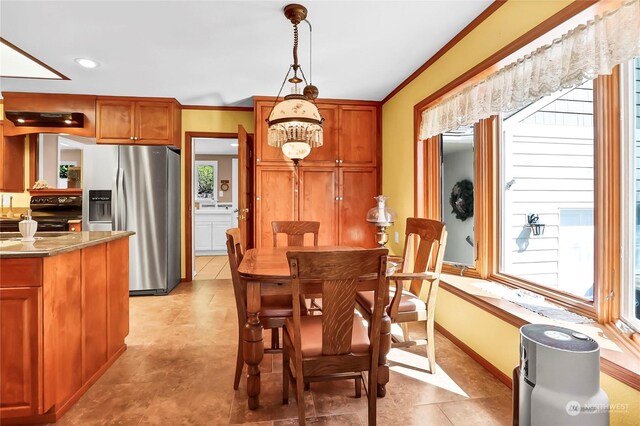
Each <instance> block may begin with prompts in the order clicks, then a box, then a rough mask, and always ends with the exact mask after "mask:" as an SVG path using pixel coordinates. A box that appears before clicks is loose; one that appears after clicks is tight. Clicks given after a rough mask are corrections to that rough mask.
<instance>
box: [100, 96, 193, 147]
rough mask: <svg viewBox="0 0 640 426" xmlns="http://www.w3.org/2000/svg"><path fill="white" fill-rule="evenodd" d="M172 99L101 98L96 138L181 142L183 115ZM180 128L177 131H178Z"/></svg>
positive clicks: (124, 141)
mask: <svg viewBox="0 0 640 426" xmlns="http://www.w3.org/2000/svg"><path fill="white" fill-rule="evenodd" d="M176 109H177V110H178V111H179V108H178V106H177V105H176V104H175V102H173V101H153V100H139V101H137V100H131V99H129V98H127V99H118V98H104V99H102V98H99V99H98V100H97V101H96V116H97V118H96V121H97V130H96V142H97V143H108V144H139V145H175V146H178V147H179V146H180V143H181V141H180V115H179V114H177V113H176ZM176 130H177V131H176Z"/></svg>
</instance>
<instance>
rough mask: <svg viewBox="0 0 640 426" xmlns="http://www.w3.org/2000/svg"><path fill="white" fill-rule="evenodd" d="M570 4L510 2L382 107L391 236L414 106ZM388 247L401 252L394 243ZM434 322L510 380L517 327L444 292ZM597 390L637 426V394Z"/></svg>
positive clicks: (408, 196)
mask: <svg viewBox="0 0 640 426" xmlns="http://www.w3.org/2000/svg"><path fill="white" fill-rule="evenodd" d="M570 3H571V2H570V1H527V0H510V1H508V2H507V3H506V4H505V5H503V6H502V7H501V8H499V9H498V10H497V11H496V12H494V13H493V14H492V15H491V16H489V17H488V18H487V19H486V20H485V21H484V22H483V23H481V24H480V25H479V26H478V27H476V28H475V29H474V30H473V31H471V32H470V33H469V34H468V35H467V36H466V37H465V38H464V39H463V40H461V41H460V42H459V43H458V44H456V45H455V46H454V47H453V48H452V49H450V50H449V51H448V52H447V53H445V54H444V55H443V56H442V57H441V58H440V59H438V60H437V61H436V62H435V63H433V64H432V65H431V66H430V67H429V68H428V69H427V70H425V71H424V72H423V73H422V74H420V75H419V76H418V78H416V79H415V80H413V81H412V82H411V83H410V84H408V85H407V86H406V87H405V88H403V89H402V90H401V91H400V92H398V93H397V94H396V95H395V96H393V97H392V98H391V99H390V100H389V101H387V102H386V103H385V104H384V105H383V107H382V129H383V133H382V141H383V143H382V145H383V146H382V149H383V152H382V158H383V171H382V175H383V178H382V186H383V193H384V194H385V195H387V196H389V197H391V198H390V200H389V203H390V205H391V206H392V207H393V208H395V209H396V210H397V212H398V217H399V218H398V221H397V222H396V225H395V228H394V229H392V230H391V231H392V232H394V231H398V232H400V233H401V234H402V233H404V229H403V228H404V222H405V219H406V218H407V217H410V216H413V212H414V199H413V180H414V174H413V147H414V141H413V132H414V123H413V107H414V105H416V104H417V103H419V102H420V101H422V100H423V99H424V98H426V97H427V96H429V95H430V94H432V93H434V92H435V91H436V90H438V89H440V88H441V87H443V86H444V85H446V84H447V83H449V82H450V81H453V80H454V79H455V78H457V77H458V76H460V75H462V74H463V73H464V72H466V71H467V70H469V69H471V68H473V67H474V66H475V65H476V64H478V63H480V62H481V61H482V60H484V59H485V58H487V57H489V56H490V55H492V54H493V53H495V52H497V51H498V50H500V49H501V48H503V47H504V46H506V45H507V44H509V43H510V42H512V41H513V40H515V39H516V38H518V37H519V36H521V35H522V34H524V33H526V32H527V31H529V30H530V29H532V28H533V27H535V26H536V25H537V24H539V23H540V22H542V21H544V20H545V19H547V18H548V17H550V16H552V15H553V14H555V13H556V12H558V11H559V10H561V9H562V8H564V7H566V6H567V5H568V4H570ZM426 59H427V58H425V60H426ZM390 248H391V249H392V250H393V251H394V252H396V253H399V252H401V250H402V247H401V245H400V244H396V243H393V242H392V243H391V244H390ZM436 321H437V322H438V323H439V324H440V325H442V326H443V327H444V328H445V329H447V330H448V331H449V332H451V333H452V334H454V335H455V336H456V337H457V338H458V339H460V340H461V341H462V342H464V343H465V344H466V345H468V346H469V347H470V348H471V349H473V350H474V351H476V352H477V353H478V354H479V355H481V356H482V357H483V358H485V359H486V360H487V361H489V362H490V363H491V364H493V365H495V366H496V367H497V368H498V369H499V370H500V371H502V372H503V373H505V374H507V375H508V376H509V377H511V372H512V370H513V367H514V366H515V365H516V364H517V363H518V360H519V353H518V350H519V349H518V348H519V333H518V329H517V328H516V327H513V326H512V325H510V324H508V323H506V322H504V321H502V320H501V319H499V318H497V317H495V316H494V315H492V314H490V313H488V312H486V311H484V310H482V309H480V308H478V307H476V306H475V305H472V304H470V303H468V302H466V301H465V300H463V299H460V298H459V297H457V296H455V295H453V294H451V293H449V292H447V291H444V290H442V291H441V292H440V294H439V295H438V306H437V309H436ZM601 386H602V388H603V389H604V390H605V392H607V394H608V396H609V399H610V401H611V403H612V404H623V405H621V406H620V407H614V408H615V409H614V410H613V411H612V412H611V424H612V425H638V424H640V392H638V391H636V390H635V389H633V388H631V387H629V386H627V385H625V384H623V383H621V382H619V381H617V380H615V379H613V378H612V377H610V376H607V375H606V374H601ZM624 404H629V405H628V406H626V407H625V406H624Z"/></svg>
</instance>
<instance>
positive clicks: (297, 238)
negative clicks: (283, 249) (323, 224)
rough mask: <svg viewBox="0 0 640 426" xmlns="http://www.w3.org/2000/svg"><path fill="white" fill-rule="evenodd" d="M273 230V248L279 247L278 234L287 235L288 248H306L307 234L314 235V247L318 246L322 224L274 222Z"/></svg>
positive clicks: (293, 221)
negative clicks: (305, 239)
mask: <svg viewBox="0 0 640 426" xmlns="http://www.w3.org/2000/svg"><path fill="white" fill-rule="evenodd" d="M271 229H272V230H273V246H274V247H278V234H286V236H287V246H288V247H302V246H304V236H305V234H313V245H314V246H317V245H318V233H319V231H320V222H312V221H306V220H291V221H284V220H274V221H273V222H271Z"/></svg>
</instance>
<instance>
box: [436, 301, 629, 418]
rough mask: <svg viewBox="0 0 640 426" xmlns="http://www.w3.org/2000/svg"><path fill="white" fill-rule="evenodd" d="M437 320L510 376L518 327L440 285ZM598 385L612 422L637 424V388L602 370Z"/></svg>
mask: <svg viewBox="0 0 640 426" xmlns="http://www.w3.org/2000/svg"><path fill="white" fill-rule="evenodd" d="M436 322H437V323H438V324H440V325H441V326H443V327H444V328H445V329H446V330H447V331H449V332H450V333H452V334H453V335H454V336H456V337H457V338H458V339H460V340H461V341H463V342H464V343H465V344H466V345H467V346H469V347H470V348H471V349H473V350H474V351H476V352H477V353H478V354H479V355H480V356H482V357H483V358H484V359H486V360H487V361H489V362H490V363H491V364H493V365H494V366H495V367H496V368H498V369H499V370H500V371H502V372H503V373H504V374H506V375H507V376H508V377H511V373H512V371H513V367H515V366H516V365H517V364H518V362H519V359H520V354H519V352H518V351H519V345H520V333H519V331H518V328H517V327H514V326H512V325H511V324H508V323H506V322H504V321H502V320H501V319H499V318H497V317H495V316H494V315H492V314H490V313H489V312H487V311H485V310H483V309H480V308H478V307H477V306H475V305H472V304H471V303H469V302H467V301H466V300H463V299H461V298H459V297H457V296H455V295H453V294H451V293H449V292H448V291H446V290H442V289H441V290H440V292H439V293H438V302H437V307H436ZM600 386H601V387H602V389H604V391H605V392H606V393H607V395H608V397H609V402H610V404H612V408H611V415H610V419H611V425H629V426H632V425H640V392H638V391H637V390H635V389H633V388H631V387H629V386H627V385H626V384H624V383H622V382H619V381H618V380H616V379H614V378H612V377H611V376H608V375H606V374H604V373H600Z"/></svg>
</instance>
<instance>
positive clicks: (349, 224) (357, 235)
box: [338, 167, 379, 248]
mask: <svg viewBox="0 0 640 426" xmlns="http://www.w3.org/2000/svg"><path fill="white" fill-rule="evenodd" d="M376 195H379V192H378V183H377V170H376V169H375V168H364V167H363V168H340V202H339V203H340V206H339V208H338V223H339V224H340V228H339V232H338V235H339V238H338V244H339V245H341V246H352V247H364V248H374V247H377V246H378V245H377V244H376V232H377V229H376V227H375V226H374V225H371V224H370V223H368V222H367V220H366V219H367V212H368V211H369V209H370V208H371V207H374V206H375V205H376V200H374V199H373V197H375V196H376Z"/></svg>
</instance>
